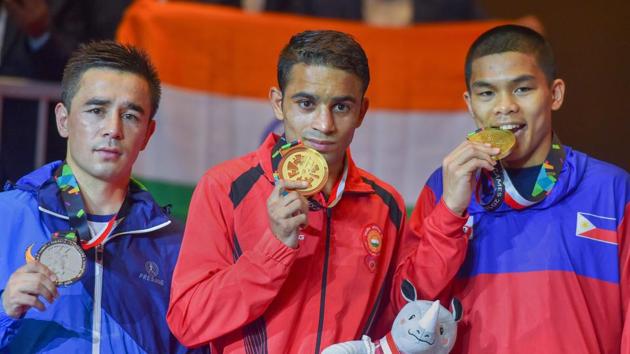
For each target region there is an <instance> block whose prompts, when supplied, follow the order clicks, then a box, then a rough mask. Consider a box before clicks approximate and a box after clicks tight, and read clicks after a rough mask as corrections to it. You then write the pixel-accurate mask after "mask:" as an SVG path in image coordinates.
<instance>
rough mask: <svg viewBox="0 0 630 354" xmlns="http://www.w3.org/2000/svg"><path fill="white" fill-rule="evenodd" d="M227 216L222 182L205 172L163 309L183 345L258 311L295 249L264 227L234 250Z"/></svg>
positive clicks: (240, 323) (230, 219) (250, 318)
mask: <svg viewBox="0 0 630 354" xmlns="http://www.w3.org/2000/svg"><path fill="white" fill-rule="evenodd" d="M254 188H256V186H254ZM254 215H255V214H254V213H252V216H251V217H255V216H254ZM233 222H234V219H233V209H232V202H231V200H230V199H229V196H228V192H227V190H226V186H224V185H221V183H219V182H218V181H217V180H216V179H214V178H213V177H212V176H211V175H210V174H206V175H205V176H204V177H203V178H202V180H201V181H200V182H199V184H198V185H197V188H196V190H195V192H194V193H193V197H192V200H191V204H190V209H189V214H188V220H187V223H186V230H185V231H184V239H183V242H182V247H181V250H180V254H179V259H178V261H177V265H176V266H175V271H174V274H173V282H172V290H171V299H170V304H169V309H168V313H167V321H168V324H169V327H170V328H171V330H172V331H173V334H174V335H175V336H176V337H177V338H178V339H179V340H180V341H181V342H182V343H183V344H184V345H186V346H189V347H193V346H198V345H201V344H205V343H208V342H210V341H212V340H215V339H217V338H219V337H221V336H223V335H225V334H226V333H229V332H231V331H234V330H236V329H239V328H242V327H243V326H245V325H247V324H248V323H250V322H252V321H254V320H255V319H257V318H258V317H260V316H261V315H262V314H263V313H264V312H265V310H266V309H267V308H268V306H269V304H270V303H271V302H272V301H273V299H274V298H275V297H276V295H277V293H278V292H279V290H280V288H281V286H282V285H283V283H284V281H285V280H286V278H287V276H288V274H289V270H290V268H291V265H292V264H293V261H294V260H295V257H296V255H297V250H295V249H292V248H290V247H287V246H285V245H284V244H283V243H282V242H280V241H279V240H278V239H277V238H276V237H275V236H274V235H273V234H272V232H271V230H270V229H269V228H268V227H266V228H265V229H264V231H262V232H261V235H260V241H259V242H258V244H257V245H256V246H255V247H253V248H251V250H246V251H244V252H243V253H242V254H240V252H241V250H240V247H239V246H238V243H237V242H235V241H234V240H235V238H236V236H235V232H234V225H233ZM243 222H247V220H243Z"/></svg>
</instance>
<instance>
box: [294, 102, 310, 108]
mask: <svg viewBox="0 0 630 354" xmlns="http://www.w3.org/2000/svg"><path fill="white" fill-rule="evenodd" d="M298 105H299V106H300V108H302V109H309V108H313V102H311V101H299V102H298Z"/></svg>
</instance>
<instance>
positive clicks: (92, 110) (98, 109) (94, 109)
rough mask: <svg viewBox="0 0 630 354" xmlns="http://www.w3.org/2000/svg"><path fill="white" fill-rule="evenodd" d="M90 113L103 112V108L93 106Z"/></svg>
mask: <svg viewBox="0 0 630 354" xmlns="http://www.w3.org/2000/svg"><path fill="white" fill-rule="evenodd" d="M88 112H89V113H94V114H102V113H103V110H102V109H100V108H92V109H90V110H88Z"/></svg>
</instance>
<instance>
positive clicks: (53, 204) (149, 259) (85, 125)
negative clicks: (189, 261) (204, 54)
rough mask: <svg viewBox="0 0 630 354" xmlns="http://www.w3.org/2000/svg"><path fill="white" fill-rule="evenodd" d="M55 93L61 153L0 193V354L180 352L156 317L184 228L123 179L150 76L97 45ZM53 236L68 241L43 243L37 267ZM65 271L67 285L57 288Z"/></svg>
mask: <svg viewBox="0 0 630 354" xmlns="http://www.w3.org/2000/svg"><path fill="white" fill-rule="evenodd" d="M62 90H63V93H62V101H63V103H59V104H58V105H57V107H56V109H55V113H56V119H57V128H58V130H59V133H60V135H61V136H62V137H65V138H67V147H68V152H67V155H66V160H65V161H63V162H61V161H57V162H54V163H51V164H48V165H45V166H43V167H41V168H39V169H37V170H35V171H34V172H32V173H30V174H28V175H26V176H25V177H23V178H21V179H20V180H18V182H17V183H16V184H15V185H12V186H11V185H10V186H8V187H7V188H6V189H7V190H6V191H5V192H3V193H0V297H1V300H2V301H1V305H2V306H0V353H5V352H7V353H37V352H47V353H49V352H53V353H64V354H66V353H90V352H91V353H176V352H185V351H186V348H185V347H183V346H182V345H181V344H180V343H179V342H178V341H177V340H176V339H175V338H174V337H173V335H172V334H171V333H170V331H169V329H168V327H167V325H166V321H165V314H166V309H167V305H168V300H169V292H170V285H171V274H172V271H173V268H174V266H175V263H176V260H177V256H178V253H179V248H180V242H181V233H182V229H181V227H178V226H177V225H175V224H174V223H172V222H171V221H170V220H169V217H168V215H167V213H165V211H164V210H163V209H162V208H160V207H159V206H158V205H157V204H156V202H155V201H154V200H153V198H152V197H151V195H150V193H149V192H148V191H146V190H145V189H144V188H143V187H142V185H140V184H139V183H138V182H136V181H134V180H133V179H131V168H132V166H133V163H134V162H135V160H136V158H137V156H138V154H139V152H140V151H141V150H143V149H144V148H145V147H146V144H147V143H148V141H149V138H150V137H151V135H152V133H153V131H154V129H155V121H154V120H153V116H154V114H155V112H156V110H157V107H158V103H159V97H160V82H159V79H158V78H157V73H156V72H155V69H154V68H153V66H152V65H151V63H150V62H149V60H148V57H147V56H146V54H144V53H143V52H141V51H139V50H137V49H135V48H133V47H127V46H123V45H120V44H116V43H114V42H96V43H91V44H88V45H86V46H84V47H82V48H81V49H80V50H79V51H78V52H76V53H75V55H74V56H73V58H72V59H71V60H70V62H69V63H68V65H67V67H66V70H65V71H64V80H63V83H62ZM77 206H78V207H77ZM60 239H62V240H60ZM53 240H54V241H63V242H65V243H64V245H66V246H67V244H68V243H69V244H70V246H71V247H70V248H60V247H57V248H55V247H49V248H48V249H47V250H48V253H47V255H48V256H50V257H53V258H54V257H57V258H56V259H57V263H46V262H44V259H45V258H40V257H39V256H40V254H39V253H40V252H41V253H42V257H44V252H42V250H44V249H46V248H47V246H50V245H52V244H55V245H57V244H56V243H54V242H53ZM68 241H69V242H68ZM64 247H65V246H64ZM73 247H74V248H73ZM73 250H78V253H76V254H81V255H84V256H85V258H84V259H85V262H84V263H81V262H76V259H77V258H74V259H73V258H72V256H71V254H73V253H72V252H74V251H73ZM81 250H83V251H82V252H81ZM38 251H39V252H38ZM78 259H81V258H78ZM40 260H41V261H42V262H41V263H40V262H39V261H40ZM44 263H46V264H48V265H49V266H50V268H49V267H47V266H46V265H44ZM81 264H83V266H81ZM57 267H62V268H57ZM51 268H52V269H57V270H56V271H54V272H53V271H52V270H51ZM59 269H63V270H62V271H60V270H59ZM66 270H67V271H68V272H69V273H71V274H74V273H73V272H75V273H76V276H75V277H74V279H76V281H74V282H72V279H71V280H70V281H69V284H68V283H63V284H60V282H62V280H64V278H63V277H64V276H65V273H63V272H65V271H66ZM79 270H80V271H81V272H82V274H81V272H80V271H79Z"/></svg>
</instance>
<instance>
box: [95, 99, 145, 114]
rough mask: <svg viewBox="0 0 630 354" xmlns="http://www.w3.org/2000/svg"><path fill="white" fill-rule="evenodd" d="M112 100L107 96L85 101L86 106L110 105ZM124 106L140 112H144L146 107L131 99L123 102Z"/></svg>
mask: <svg viewBox="0 0 630 354" xmlns="http://www.w3.org/2000/svg"><path fill="white" fill-rule="evenodd" d="M111 103H112V101H111V100H108V99H105V98H91V99H89V100H87V101H86V102H85V104H84V105H85V106H108V105H111ZM122 106H123V107H125V108H127V109H132V110H134V111H136V112H138V113H140V114H144V112H145V111H144V108H142V106H140V105H138V104H136V103H133V102H130V101H125V102H123V104H122Z"/></svg>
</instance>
